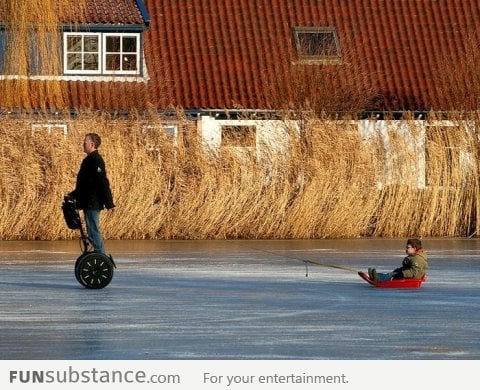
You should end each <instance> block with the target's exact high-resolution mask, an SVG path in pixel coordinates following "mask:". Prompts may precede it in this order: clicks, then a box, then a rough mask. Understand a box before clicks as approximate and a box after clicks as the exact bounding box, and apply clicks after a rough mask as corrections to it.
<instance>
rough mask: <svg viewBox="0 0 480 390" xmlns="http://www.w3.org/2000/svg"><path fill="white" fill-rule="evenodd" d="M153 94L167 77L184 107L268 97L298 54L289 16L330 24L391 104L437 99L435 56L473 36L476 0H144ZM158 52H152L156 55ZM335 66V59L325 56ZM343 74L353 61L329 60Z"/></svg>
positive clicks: (262, 101) (479, 29)
mask: <svg viewBox="0 0 480 390" xmlns="http://www.w3.org/2000/svg"><path fill="white" fill-rule="evenodd" d="M146 5H147V8H148V10H149V13H150V16H151V19H152V21H151V28H150V30H149V32H148V33H147V39H146V45H147V46H146V49H147V56H148V57H147V59H148V62H149V65H150V66H149V71H150V74H151V76H152V81H151V87H152V88H151V90H150V92H151V94H152V97H153V98H154V100H157V99H158V100H161V98H162V96H163V95H164V94H165V86H168V87H170V88H169V91H170V92H171V94H172V96H173V99H174V103H175V104H178V105H180V106H183V107H192V108H193V107H208V108H212V107H217V108H222V107H232V106H234V105H241V106H243V107H248V108H256V107H269V106H270V105H271V102H269V101H268V97H269V96H268V95H269V94H268V92H267V91H269V90H270V86H269V84H270V85H271V84H272V83H276V82H277V80H276V78H275V74H277V75H278V74H281V73H282V72H283V71H284V69H282V67H284V66H285V64H286V63H288V62H283V63H279V62H278V58H279V57H280V56H282V55H283V56H285V58H295V55H296V54H295V48H294V44H293V32H292V29H293V27H294V26H331V27H335V28H336V29H337V32H338V36H339V40H340V45H341V50H342V52H343V53H347V52H348V53H350V56H349V57H350V61H352V62H353V65H354V66H353V68H354V69H357V71H358V73H361V74H362V75H364V76H365V90H366V91H370V89H371V88H374V89H375V90H376V91H377V94H378V95H379V99H378V100H379V105H380V106H384V107H386V108H391V109H428V108H431V107H437V108H442V105H443V102H442V96H439V94H440V93H441V91H439V90H437V88H436V86H435V84H436V83H437V81H436V80H437V79H438V78H439V75H438V71H437V70H436V69H437V66H438V63H439V61H440V59H441V58H442V57H446V56H447V55H450V54H453V55H454V56H455V57H457V58H458V59H461V58H463V56H465V55H466V53H465V51H464V50H465V39H466V37H467V36H469V35H470V34H472V35H473V36H474V37H475V39H477V41H478V40H479V38H480V1H478V0H438V1H432V0H395V1H393V0H349V1H338V0H322V1H318V0H203V1H180V2H179V1H176V0H160V1H159V0H146ZM155 60H156V61H157V62H154V61H155ZM332 66H335V65H332ZM335 67H336V68H335V69H337V70H338V72H339V74H341V73H342V72H345V74H343V77H348V73H349V72H351V71H352V70H351V69H352V68H351V67H350V68H347V67H345V66H335Z"/></svg>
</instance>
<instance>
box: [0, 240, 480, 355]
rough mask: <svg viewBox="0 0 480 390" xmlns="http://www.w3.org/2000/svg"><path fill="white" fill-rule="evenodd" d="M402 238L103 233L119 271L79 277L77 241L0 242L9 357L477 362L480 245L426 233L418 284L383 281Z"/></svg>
mask: <svg viewBox="0 0 480 390" xmlns="http://www.w3.org/2000/svg"><path fill="white" fill-rule="evenodd" d="M404 246H405V240H403V239H402V240H396V239H395V240H381V239H359V240H305V241H297V240H292V241H126V242H107V244H106V247H107V252H109V253H111V254H112V255H113V257H114V259H115V261H116V264H117V267H118V268H117V270H116V271H115V275H114V278H113V281H112V282H111V284H110V285H109V286H107V287H106V288H105V289H103V290H87V289H85V288H83V287H82V286H80V284H78V283H77V281H76V280H75V276H74V273H73V266H74V263H75V259H76V258H77V257H78V256H79V255H80V247H79V245H78V243H77V242H76V241H75V242H0V265H1V272H0V327H1V332H0V337H1V339H0V358H1V359H8V360H12V359H86V360H90V359H210V360H212V359H213V360H214V359H479V358H480V287H479V286H480V285H479V283H478V279H477V277H478V275H479V273H480V241H479V240H476V239H428V240H424V246H425V249H426V250H427V253H428V255H429V264H430V271H429V273H428V280H427V282H425V283H424V284H423V286H422V288H421V289H418V290H390V289H378V288H374V287H372V286H370V285H368V284H366V283H365V282H364V281H362V280H361V279H360V278H359V277H358V275H357V274H356V273H355V272H352V271H348V270H344V269H339V268H331V267H323V266H314V265H310V266H309V275H308V277H306V276H305V271H306V269H305V265H304V263H303V262H302V260H303V259H305V260H314V261H318V262H322V263H326V264H332V265H338V266H342V267H346V268H352V269H354V270H366V268H367V267H368V266H376V267H377V268H378V269H380V270H385V271H388V270H391V269H393V268H395V267H397V266H399V265H400V263H401V260H402V258H403V257H404Z"/></svg>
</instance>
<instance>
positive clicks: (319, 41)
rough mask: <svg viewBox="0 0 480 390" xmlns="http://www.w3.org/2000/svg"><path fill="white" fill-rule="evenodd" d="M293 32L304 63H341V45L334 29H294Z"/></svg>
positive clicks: (300, 57) (299, 54) (298, 51)
mask: <svg viewBox="0 0 480 390" xmlns="http://www.w3.org/2000/svg"><path fill="white" fill-rule="evenodd" d="M293 32H294V37H295V45H296V49H297V53H298V57H299V59H300V60H301V61H302V62H321V63H325V62H340V60H341V58H342V56H341V53H340V44H339V41H338V35H337V31H336V29H335V28H334V27H294V30H293Z"/></svg>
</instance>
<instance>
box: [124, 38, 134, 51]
mask: <svg viewBox="0 0 480 390" xmlns="http://www.w3.org/2000/svg"><path fill="white" fill-rule="evenodd" d="M122 50H123V52H128V53H136V52H137V40H136V38H135V37H123V48H122Z"/></svg>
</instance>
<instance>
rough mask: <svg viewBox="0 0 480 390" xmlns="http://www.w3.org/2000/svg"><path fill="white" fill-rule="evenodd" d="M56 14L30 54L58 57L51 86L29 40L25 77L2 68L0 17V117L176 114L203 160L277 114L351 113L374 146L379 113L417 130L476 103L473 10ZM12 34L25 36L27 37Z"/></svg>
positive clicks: (390, 7)
mask: <svg viewBox="0 0 480 390" xmlns="http://www.w3.org/2000/svg"><path fill="white" fill-rule="evenodd" d="M6 3H8V1H7V2H4V4H6ZM48 3H49V2H46V4H48ZM60 3H62V4H67V3H68V4H70V6H69V7H65V11H64V12H63V13H61V14H60V16H59V19H58V25H59V26H60V35H59V37H58V39H59V40H58V45H52V44H51V43H50V42H44V46H46V47H49V48H52V47H56V46H58V47H59V49H58V51H59V53H58V57H59V63H60V65H59V66H58V67H57V69H53V73H55V74H46V73H45V69H42V66H41V65H44V64H45V63H46V62H48V61H45V59H43V60H42V59H40V60H37V61H33V60H31V59H32V58H33V57H35V51H37V52H39V51H40V50H39V49H38V46H39V45H38V43H39V42H38V41H37V42H36V41H35V40H34V39H29V42H30V44H31V43H32V42H34V43H35V42H36V44H34V45H33V47H29V48H28V49H27V51H28V55H26V56H24V57H28V56H30V57H29V58H30V60H31V61H30V63H29V64H28V65H27V69H23V70H21V69H20V72H17V73H15V70H16V67H18V61H13V66H12V61H10V62H8V61H7V59H8V57H7V54H6V53H9V54H8V55H9V56H10V57H12V54H13V57H12V58H15V55H14V54H15V50H13V51H12V50H10V51H9V46H8V45H9V44H8V42H9V41H8V37H9V35H8V34H9V32H8V31H9V29H10V30H13V31H15V33H13V34H17V31H18V30H19V29H18V26H17V25H15V24H14V22H15V21H14V22H12V21H11V20H10V21H9V18H10V19H12V15H16V14H17V13H18V12H16V10H13V11H12V10H10V11H9V10H8V9H7V8H8V7H7V6H6V5H4V6H3V7H1V6H0V70H1V71H2V72H1V74H2V75H3V76H0V80H1V81H0V91H3V92H2V93H1V94H0V109H2V110H3V111H5V110H7V111H15V110H24V109H27V110H43V111H58V110H65V109H67V110H71V111H72V112H75V111H78V110H84V109H89V110H106V111H110V112H123V113H128V112H130V111H132V110H134V111H135V112H138V111H139V112H142V111H145V110H149V109H152V108H153V109H155V110H158V111H166V110H169V109H170V108H172V107H180V108H181V109H182V110H184V112H185V113H187V115H188V117H189V118H192V119H193V120H194V121H195V123H196V125H197V127H198V130H199V132H200V133H201V134H202V136H203V138H204V139H205V140H206V142H208V143H209V144H210V145H213V146H214V147H217V146H219V145H220V144H221V142H222V138H224V139H227V140H228V139H237V140H239V141H235V142H237V145H238V146H252V145H254V144H255V143H256V142H257V141H258V139H259V138H261V137H262V134H265V133H269V134H270V133H271V132H272V130H271V129H272V126H277V124H278V123H277V122H275V121H278V111H279V110H280V109H282V110H290V109H293V110H304V109H306V108H308V109H310V110H313V111H316V112H317V113H321V114H322V115H325V114H326V115H327V116H329V117H332V116H333V117H339V116H340V117H343V116H344V115H345V113H354V115H355V117H354V119H356V120H358V119H359V121H358V122H356V123H357V125H358V127H359V131H361V132H363V133H364V134H365V136H368V133H371V132H372V131H373V132H375V131H380V132H382V134H383V135H384V136H385V135H386V133H387V127H388V126H389V125H388V124H389V123H390V122H387V121H384V120H383V119H384V116H385V113H388V115H387V116H390V117H391V118H392V119H399V118H402V117H403V114H404V113H405V112H409V113H412V114H413V115H414V119H420V121H419V125H421V126H423V125H422V123H424V122H423V120H424V119H425V117H426V114H427V113H429V112H432V111H434V112H439V111H440V112H445V111H450V110H467V111H470V110H476V109H478V106H479V102H480V89H479V88H478V87H477V85H480V77H479V75H480V72H479V69H478V65H476V64H478V63H479V62H480V61H475V60H476V59H478V60H480V55H479V54H478V52H479V50H478V49H479V48H480V45H479V42H480V1H477V0H475V1H471V0H438V1H430V0H403V1H390V0H351V1H348V2H346V1H345V2H343V1H337V0H325V1H317V0H288V1H285V0H261V1H259V0H221V1H219V0H209V1H194V0H186V1H178V0H105V1H97V0H80V1H78V2H68V1H62V2H60ZM9 12H10V13H9ZM34 22H35V21H33V20H32V22H31V23H33V24H35V23H34ZM23 28H24V29H25V28H26V29H27V30H28V29H29V31H30V32H29V33H28V34H30V35H24V36H25V37H27V36H31V30H32V26H27V27H25V26H24V27H23ZM34 29H35V28H34ZM45 36H52V34H51V32H50V35H48V34H47V35H45ZM49 39H50V38H44V39H43V41H48V40H49ZM25 40H26V38H25ZM52 42H53V41H52ZM40 46H42V45H40ZM55 50H56V49H55ZM32 53H33V54H32ZM44 56H45V55H44ZM25 62H26V63H28V62H29V61H28V60H25ZM39 63H40V65H39ZM476 66H477V67H476ZM43 68H45V67H43ZM22 79H23V80H24V83H23V88H24V89H25V91H26V92H25V93H24V94H22V93H19V92H18V91H20V90H21V88H20V89H19V87H18V84H19V82H20V81H21V80H22ZM51 83H56V85H57V88H58V92H57V93H56V95H55V94H54V95H55V96H51V95H50V94H49V92H48V91H52V88H49V87H48V86H49V84H51ZM8 88H10V89H13V90H14V91H15V93H8ZM32 91H35V93H32ZM42 91H43V92H42ZM22 96H23V97H22ZM372 115H373V116H372ZM372 117H374V119H375V121H372V120H371V119H372ZM272 121H273V122H272ZM449 123H450V122H449ZM395 126H397V127H398V126H399V124H398V123H396V124H395ZM400 126H401V125H400ZM442 126H443V124H442ZM448 126H450V124H448ZM452 126H453V125H452ZM422 128H423V130H422V134H425V126H423V127H422ZM169 131H172V132H174V131H175V129H173V130H172V129H171V128H170V130H169ZM238 133H240V136H238V137H237V136H236V134H238ZM232 134H233V136H232ZM425 137H426V136H425V135H423V136H422V140H421V143H424V142H425ZM252 140H254V141H252ZM255 140H256V141H255ZM235 142H234V144H235ZM252 142H253V143H252ZM424 181H425V179H424V178H423V179H419V183H418V184H419V185H420V186H422V185H423V183H424Z"/></svg>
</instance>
